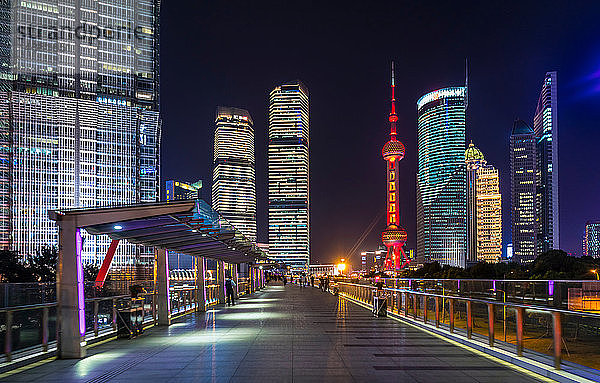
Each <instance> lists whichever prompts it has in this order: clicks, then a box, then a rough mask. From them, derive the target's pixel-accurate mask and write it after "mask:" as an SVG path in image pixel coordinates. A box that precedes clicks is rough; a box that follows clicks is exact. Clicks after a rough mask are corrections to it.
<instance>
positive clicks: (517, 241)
mask: <svg viewBox="0 0 600 383" xmlns="http://www.w3.org/2000/svg"><path fill="white" fill-rule="evenodd" d="M535 147H536V139H535V133H534V132H533V129H531V127H530V126H529V125H527V124H526V123H525V122H524V121H522V120H518V119H517V120H516V121H515V123H514V125H513V129H512V133H511V135H510V194H511V196H510V216H511V230H512V244H513V257H514V260H515V261H518V262H525V263H526V262H532V261H533V260H535V258H536V256H537V251H538V249H537V224H538V221H537V220H536V194H537V188H536V185H537V182H536V180H537V178H536V161H537V159H536V149H535Z"/></svg>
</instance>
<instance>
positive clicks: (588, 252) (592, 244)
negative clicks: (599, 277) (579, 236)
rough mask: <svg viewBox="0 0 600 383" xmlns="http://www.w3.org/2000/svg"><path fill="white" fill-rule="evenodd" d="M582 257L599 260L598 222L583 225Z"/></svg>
mask: <svg viewBox="0 0 600 383" xmlns="http://www.w3.org/2000/svg"><path fill="white" fill-rule="evenodd" d="M583 255H584V256H587V257H594V258H600V221H596V222H588V223H586V224H585V236H584V238H583Z"/></svg>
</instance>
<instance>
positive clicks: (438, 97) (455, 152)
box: [417, 87, 467, 267]
mask: <svg viewBox="0 0 600 383" xmlns="http://www.w3.org/2000/svg"><path fill="white" fill-rule="evenodd" d="M466 105H467V88H466V87H453V88H444V89H439V90H436V91H434V92H431V93H427V94H426V95H424V96H423V97H421V98H420V99H419V100H418V101H417V125H418V127H417V145H418V153H417V162H418V171H417V256H418V257H419V259H420V260H421V261H423V262H433V261H438V262H440V263H442V264H448V265H452V266H460V267H464V266H465V261H466V234H467V227H466V225H467V222H466V221H467V211H466V210H467V208H466V174H465V165H464V154H465V122H466V121H465V120H466Z"/></svg>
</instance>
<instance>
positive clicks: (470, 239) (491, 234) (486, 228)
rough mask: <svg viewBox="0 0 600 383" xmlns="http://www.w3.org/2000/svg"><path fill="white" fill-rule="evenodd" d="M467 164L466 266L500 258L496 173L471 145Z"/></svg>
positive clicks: (481, 154) (499, 208) (500, 245)
mask: <svg viewBox="0 0 600 383" xmlns="http://www.w3.org/2000/svg"><path fill="white" fill-rule="evenodd" d="M465 162H466V164H467V263H470V262H480V261H484V262H492V263H495V262H499V261H500V258H501V257H502V197H501V195H500V178H499V175H498V169H496V168H494V167H493V166H492V165H488V163H487V161H486V160H485V158H484V156H483V153H481V151H480V150H479V149H477V148H476V147H475V145H473V143H471V144H470V145H469V147H468V148H467V150H466V151H465Z"/></svg>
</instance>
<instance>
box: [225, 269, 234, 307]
mask: <svg viewBox="0 0 600 383" xmlns="http://www.w3.org/2000/svg"><path fill="white" fill-rule="evenodd" d="M234 287H235V282H234V281H233V279H231V277H229V276H228V277H227V279H226V280H225V294H226V295H227V305H228V306H233V305H235V292H234Z"/></svg>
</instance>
